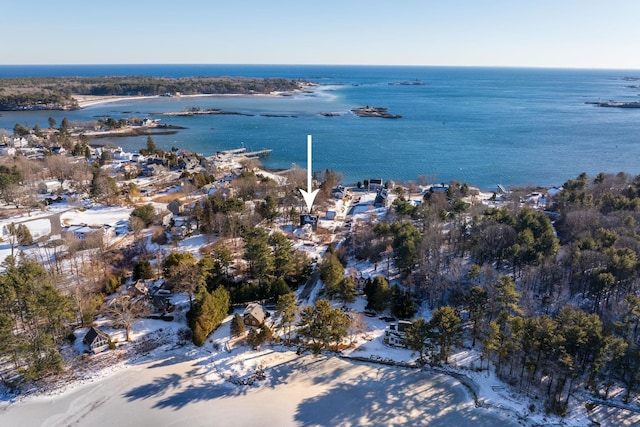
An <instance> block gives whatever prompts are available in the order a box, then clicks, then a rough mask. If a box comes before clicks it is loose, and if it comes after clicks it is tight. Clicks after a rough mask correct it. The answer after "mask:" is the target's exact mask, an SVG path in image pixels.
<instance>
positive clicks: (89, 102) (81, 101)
mask: <svg viewBox="0 0 640 427" xmlns="http://www.w3.org/2000/svg"><path fill="white" fill-rule="evenodd" d="M301 92H302V91H293V92H274V93H268V94H266V93H255V94H245V93H241V94H234V93H224V94H209V93H202V94H195V95H176V96H175V97H176V98H217V97H219V98H222V97H240V96H250V97H276V98H277V97H282V96H287V95H291V94H295V93H301ZM73 98H74V99H75V100H76V101H77V102H78V107H80V108H86V107H91V106H93V105H99V104H106V103H110V102H118V101H130V100H144V99H155V98H162V96H160V95H150V96H142V95H141V96H111V95H104V96H96V95H73Z"/></svg>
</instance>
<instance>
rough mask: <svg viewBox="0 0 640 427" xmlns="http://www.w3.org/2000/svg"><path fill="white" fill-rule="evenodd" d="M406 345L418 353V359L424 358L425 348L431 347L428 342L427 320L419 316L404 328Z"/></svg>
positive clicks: (428, 329)
mask: <svg viewBox="0 0 640 427" xmlns="http://www.w3.org/2000/svg"><path fill="white" fill-rule="evenodd" d="M405 333H406V336H407V347H408V348H409V349H411V350H413V351H417V352H418V353H420V359H419V360H420V361H423V360H424V355H425V350H427V349H428V348H430V347H431V345H430V343H429V338H430V336H431V334H430V328H429V324H428V323H427V321H425V320H424V318H422V317H420V318H418V319H415V320H414V321H413V322H411V326H410V327H409V328H407V330H406V332H405Z"/></svg>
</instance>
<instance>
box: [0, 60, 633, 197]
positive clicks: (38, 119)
mask: <svg viewBox="0 0 640 427" xmlns="http://www.w3.org/2000/svg"><path fill="white" fill-rule="evenodd" d="M143 74H144V75H155V76H168V77H181V76H194V75H229V76H255V77H285V78H300V79H307V80H311V81H314V82H316V83H319V84H320V86H319V87H318V89H317V90H316V91H314V93H310V94H300V95H296V96H291V97H275V98H271V97H210V98H161V99H152V100H140V101H126V102H118V103H110V104H103V105H99V106H94V107H89V108H86V109H83V110H80V111H73V112H56V111H54V112H50V111H47V112H4V113H2V116H1V117H0V128H5V129H12V128H13V126H14V125H15V124H16V123H21V124H26V125H29V126H34V125H35V124H38V125H40V126H41V127H46V126H48V123H47V119H48V117H54V118H56V120H57V122H58V123H60V122H61V121H62V119H63V118H64V117H67V118H68V119H69V120H71V121H89V120H95V119H97V118H99V117H104V116H107V115H108V116H112V117H115V118H121V117H131V116H137V117H146V116H147V115H149V114H150V113H154V112H168V111H181V110H184V109H187V108H191V107H201V108H203V109H204V108H220V109H224V110H230V111H237V112H242V113H248V114H254V116H252V117H247V116H200V117H171V118H169V117H165V118H163V121H164V122H166V123H170V124H175V125H180V126H184V127H187V128H188V129H185V130H181V131H179V132H178V133H176V134H174V135H164V136H161V135H158V136H154V140H155V142H156V144H157V145H158V146H160V147H163V148H165V149H169V148H170V147H172V146H177V147H184V148H187V149H191V150H193V151H196V152H199V153H202V154H205V155H210V154H213V153H215V152H216V151H218V150H224V149H230V148H238V147H241V146H244V147H247V148H249V149H256V150H257V149H263V148H270V149H272V150H273V152H272V154H271V156H270V157H269V159H268V160H266V161H265V164H266V165H267V166H269V167H274V168H288V167H291V166H292V164H297V165H299V166H301V167H306V135H307V134H312V135H313V141H314V146H313V148H314V151H313V160H314V165H313V167H314V169H315V170H319V169H325V168H331V169H335V170H337V171H339V172H341V173H342V174H343V176H344V181H345V182H347V183H353V182H355V181H358V180H364V179H369V178H375V177H379V178H383V179H385V180H388V179H393V180H411V179H415V178H416V177H418V176H420V175H425V176H427V177H428V178H429V180H430V181H432V182H448V181H449V180H452V179H457V180H460V181H465V182H468V183H469V184H472V185H477V186H480V187H481V188H484V189H494V188H495V186H496V184H503V185H506V186H510V185H528V184H533V185H545V186H553V185H561V184H562V183H563V182H565V181H566V180H567V179H570V178H574V177H575V176H577V175H578V174H580V173H581V172H587V173H588V174H589V175H595V174H597V173H598V172H608V173H617V172H620V171H624V172H627V173H629V174H631V175H636V174H639V173H640V109H616V108H598V107H595V106H593V105H588V104H585V102H589V101H598V100H609V99H615V100H621V101H631V100H633V101H640V99H639V98H638V95H639V94H640V89H637V88H631V87H629V86H633V85H638V84H640V82H637V81H629V80H625V79H624V78H625V77H640V71H637V70H636V71H621V70H615V71H604V70H552V69H508V68H464V67H455V68H453V67H370V66H257V65H255V66H249V65H245V66H240V65H87V66H62V65H61V66H0V77H16V76H58V75H59V76H73V75H78V76H99V75H143ZM406 81H419V82H421V83H424V84H423V85H397V84H393V83H398V82H406ZM390 83H391V84H390ZM365 105H371V106H378V107H385V108H388V109H389V112H391V113H393V114H400V115H402V116H403V118H402V119H399V120H388V119H386V120H385V119H374V118H361V117H357V116H355V115H353V114H352V113H350V110H351V109H352V108H356V107H361V106H365ZM321 112H332V113H337V114H339V115H338V116H336V117H324V116H322V115H320V114H319V113H321ZM261 114H271V115H274V114H275V115H287V116H293V117H265V116H261ZM110 141H111V142H113V143H114V144H115V145H119V146H122V147H123V148H126V149H129V150H137V149H139V148H141V147H143V146H144V145H145V144H146V137H136V138H113V139H111V140H110ZM101 142H106V140H101Z"/></svg>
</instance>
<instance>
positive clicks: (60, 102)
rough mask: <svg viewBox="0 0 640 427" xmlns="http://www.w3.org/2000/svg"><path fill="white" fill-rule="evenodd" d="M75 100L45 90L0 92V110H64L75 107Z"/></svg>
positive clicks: (76, 105)
mask: <svg viewBox="0 0 640 427" xmlns="http://www.w3.org/2000/svg"><path fill="white" fill-rule="evenodd" d="M77 107H78V104H77V102H76V101H75V100H74V99H72V98H71V97H70V96H68V95H64V94H59V93H47V92H32V93H18V94H13V95H2V94H0V111H16V110H66V109H74V108H77Z"/></svg>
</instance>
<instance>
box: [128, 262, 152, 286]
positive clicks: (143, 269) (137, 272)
mask: <svg viewBox="0 0 640 427" xmlns="http://www.w3.org/2000/svg"><path fill="white" fill-rule="evenodd" d="M131 278H132V279H133V280H134V281H137V280H148V279H152V278H153V267H152V266H151V262H149V260H148V259H143V260H139V261H136V263H135V264H134V265H133V273H132V277H131Z"/></svg>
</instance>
